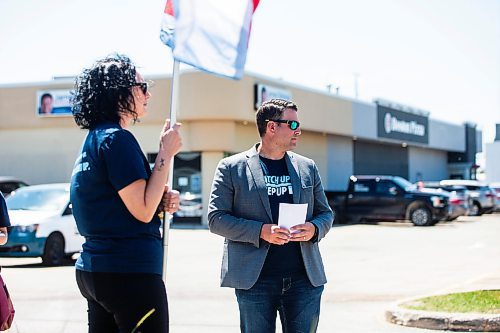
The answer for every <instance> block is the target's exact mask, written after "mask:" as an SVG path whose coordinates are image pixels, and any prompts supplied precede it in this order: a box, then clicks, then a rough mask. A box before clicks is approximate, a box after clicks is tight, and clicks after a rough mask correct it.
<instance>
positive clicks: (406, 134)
mask: <svg viewBox="0 0 500 333" xmlns="http://www.w3.org/2000/svg"><path fill="white" fill-rule="evenodd" d="M377 135H378V137H379V138H388V139H394V140H400V141H405V142H418V143H429V118H428V117H427V116H422V115H418V114H414V113H408V112H404V111H400V110H395V109H392V108H388V107H386V106H382V105H377Z"/></svg>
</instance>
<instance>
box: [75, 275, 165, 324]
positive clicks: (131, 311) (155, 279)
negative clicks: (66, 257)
mask: <svg viewBox="0 0 500 333" xmlns="http://www.w3.org/2000/svg"><path fill="white" fill-rule="evenodd" d="M76 282H77V284H78V288H79V289H80V292H81V293H82V295H83V297H85V298H86V299H87V303H88V316H89V333H101V332H102V333H113V332H117V333H118V332H119V333H132V332H134V333H140V332H142V333H149V332H151V333H168V324H169V322H168V302H167V292H166V290H165V284H164V283H163V280H162V279H161V276H160V275H157V274H140V273H97V272H94V273H93V272H85V271H81V270H78V269H77V270H76ZM153 310H154V311H153Z"/></svg>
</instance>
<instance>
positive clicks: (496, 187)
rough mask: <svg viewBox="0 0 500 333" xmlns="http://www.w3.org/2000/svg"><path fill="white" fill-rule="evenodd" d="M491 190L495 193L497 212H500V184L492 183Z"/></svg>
mask: <svg viewBox="0 0 500 333" xmlns="http://www.w3.org/2000/svg"><path fill="white" fill-rule="evenodd" d="M490 188H491V189H492V190H493V192H495V211H496V212H500V182H497V183H491V184H490Z"/></svg>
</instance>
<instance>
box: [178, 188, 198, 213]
mask: <svg viewBox="0 0 500 333" xmlns="http://www.w3.org/2000/svg"><path fill="white" fill-rule="evenodd" d="M179 199H180V202H179V210H178V211H177V212H176V213H175V216H178V217H201V216H202V215H203V205H202V203H201V194H197V193H191V192H184V193H181V194H180V197H179Z"/></svg>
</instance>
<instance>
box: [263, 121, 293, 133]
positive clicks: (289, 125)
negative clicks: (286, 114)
mask: <svg viewBox="0 0 500 333" xmlns="http://www.w3.org/2000/svg"><path fill="white" fill-rule="evenodd" d="M269 121H274V122H275V123H281V124H287V125H288V127H289V128H290V129H291V130H292V131H295V130H296V129H297V128H299V127H300V123H299V122H298V121H296V120H284V119H276V120H275V119H266V122H269Z"/></svg>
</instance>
